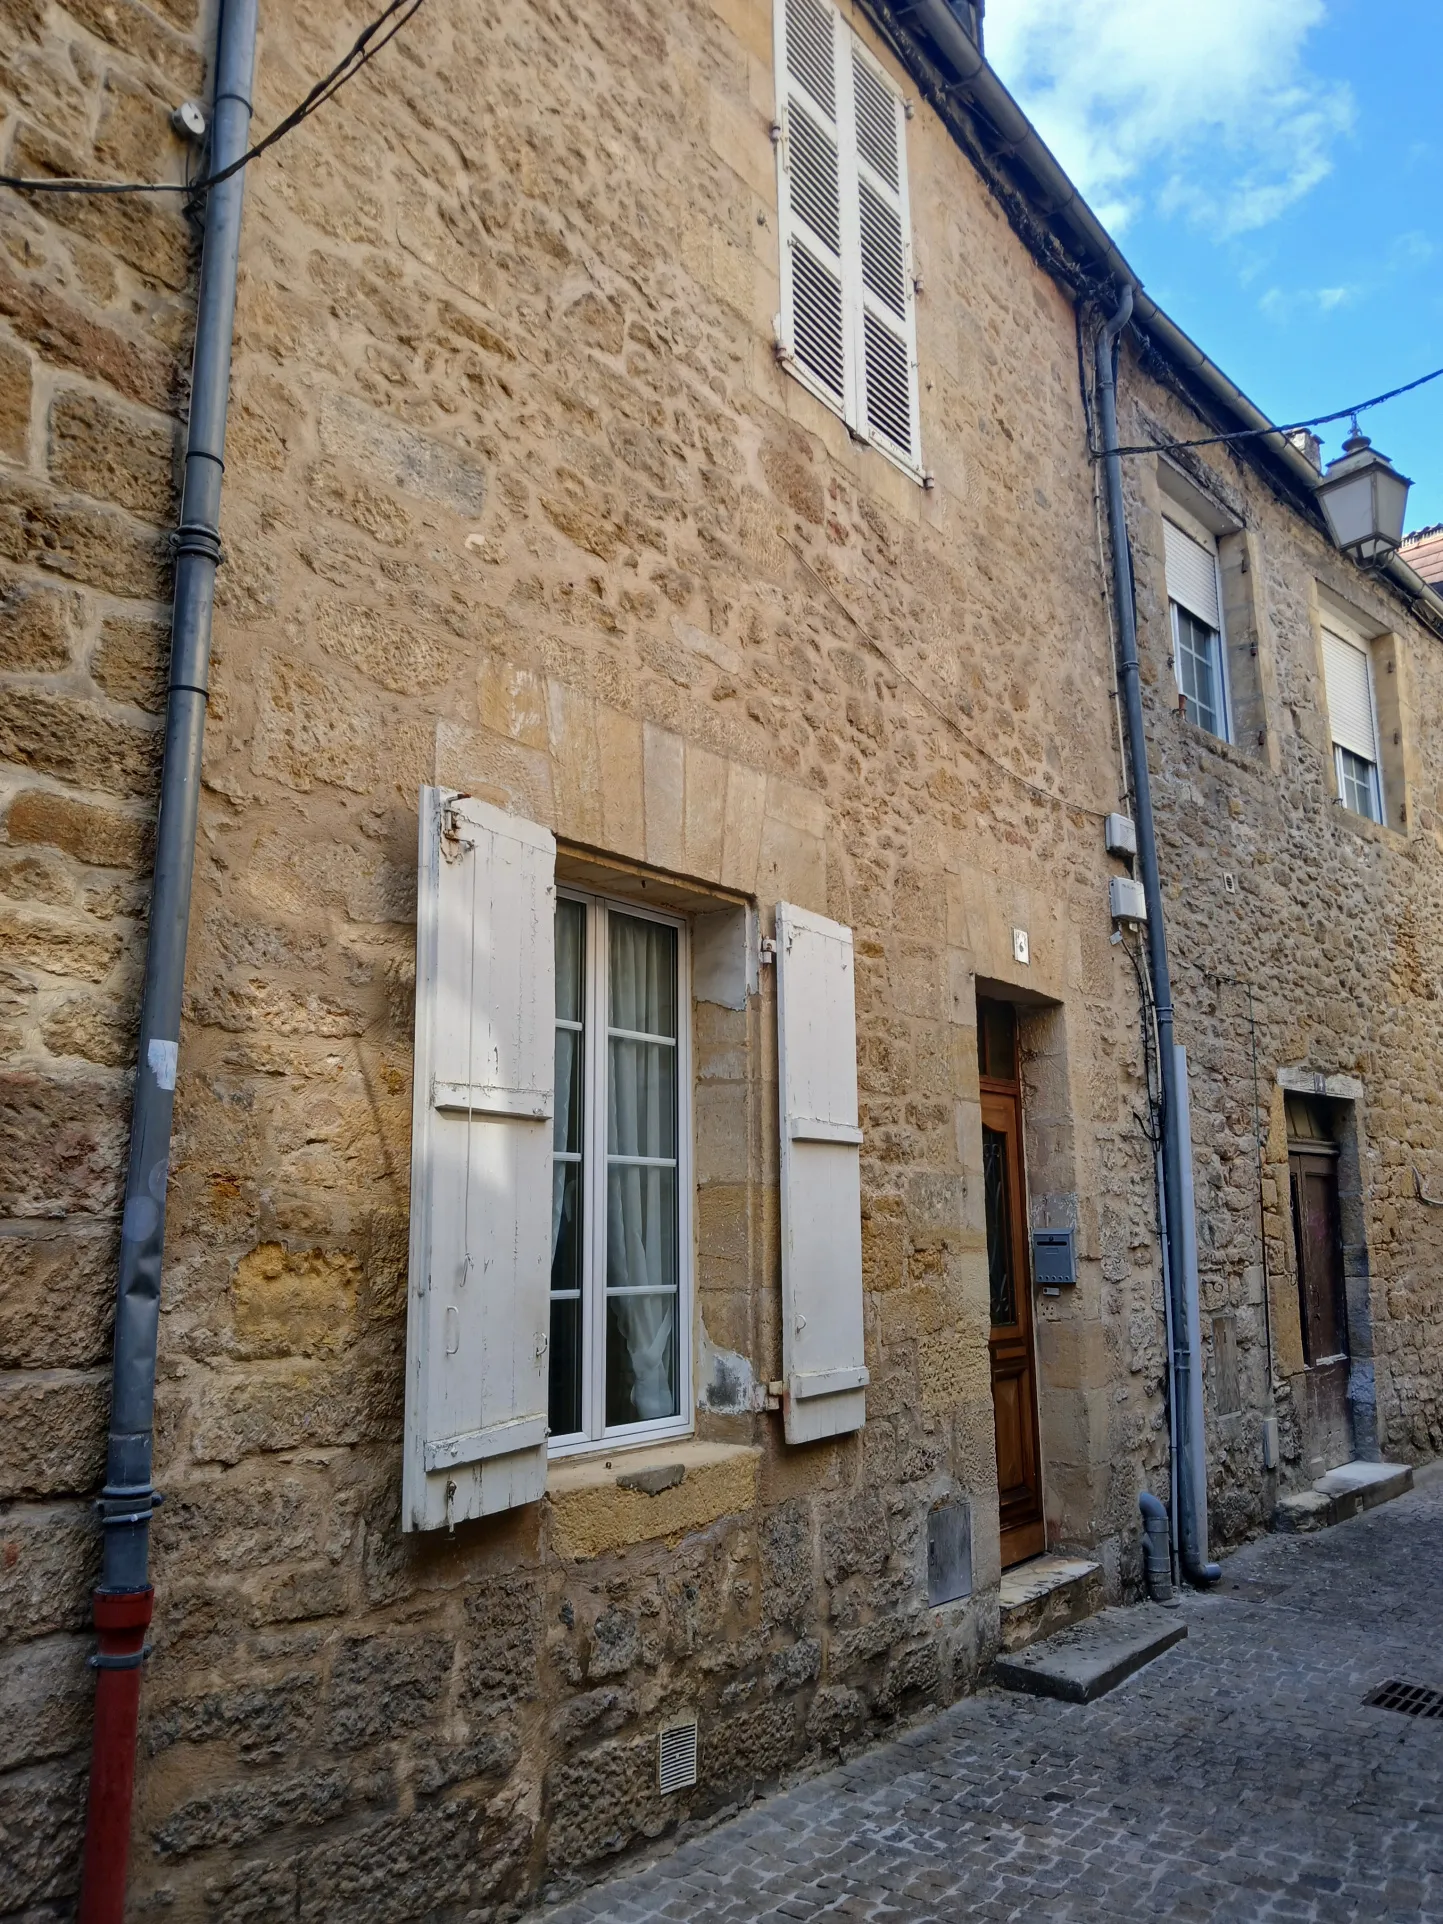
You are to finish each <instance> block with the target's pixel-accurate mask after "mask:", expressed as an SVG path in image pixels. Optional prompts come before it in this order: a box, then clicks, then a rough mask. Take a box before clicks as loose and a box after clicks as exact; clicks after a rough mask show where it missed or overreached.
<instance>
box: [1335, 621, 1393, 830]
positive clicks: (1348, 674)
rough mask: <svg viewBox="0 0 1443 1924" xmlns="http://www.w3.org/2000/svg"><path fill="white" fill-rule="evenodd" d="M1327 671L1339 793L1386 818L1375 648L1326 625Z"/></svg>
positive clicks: (1365, 812)
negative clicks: (1375, 690) (1374, 671)
mask: <svg viewBox="0 0 1443 1924" xmlns="http://www.w3.org/2000/svg"><path fill="white" fill-rule="evenodd" d="M1323 674H1324V679H1325V681H1326V684H1327V696H1328V722H1329V727H1330V730H1331V733H1332V737H1333V765H1334V768H1335V770H1336V773H1337V778H1338V797H1339V799H1340V801H1341V802H1342V803H1343V806H1344V807H1345V808H1350V809H1351V810H1352V811H1353V813H1354V814H1355V815H1362V816H1364V817H1366V819H1367V820H1368V821H1370V822H1381V821H1382V820H1383V785H1382V782H1381V781H1380V780H1379V771H1378V713H1377V707H1376V705H1375V703H1374V700H1373V662H1372V651H1371V650H1370V649H1369V647H1368V645H1367V643H1366V642H1364V641H1363V640H1362V639H1361V637H1354V636H1345V635H1341V634H1338V633H1336V632H1335V631H1334V630H1333V629H1332V628H1324V630H1323Z"/></svg>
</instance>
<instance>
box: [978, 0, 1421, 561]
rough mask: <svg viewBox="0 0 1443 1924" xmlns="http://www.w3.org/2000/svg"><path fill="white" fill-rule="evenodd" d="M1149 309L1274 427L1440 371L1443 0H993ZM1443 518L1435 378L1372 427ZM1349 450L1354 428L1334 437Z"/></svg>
mask: <svg viewBox="0 0 1443 1924" xmlns="http://www.w3.org/2000/svg"><path fill="white" fill-rule="evenodd" d="M986 25H987V52H988V56H989V58H990V59H991V61H992V64H993V65H994V66H995V67H996V69H997V71H998V72H999V73H1000V74H1001V76H1002V78H1003V79H1004V80H1005V81H1006V82H1007V84H1008V86H1009V87H1010V88H1011V89H1012V91H1013V93H1014V94H1015V95H1016V96H1017V98H1018V99H1019V100H1020V102H1021V103H1022V105H1023V106H1024V107H1025V108H1026V110H1027V111H1028V113H1029V114H1030V115H1031V116H1032V119H1033V121H1034V122H1035V124H1036V125H1037V127H1038V129H1039V131H1040V132H1041V133H1042V135H1043V137H1044V138H1045V139H1046V140H1047V141H1048V143H1049V145H1050V146H1051V147H1052V148H1053V150H1054V152H1055V153H1056V154H1057V156H1058V159H1059V160H1060V161H1061V162H1062V164H1063V165H1064V166H1065V167H1066V168H1067V169H1068V171H1069V173H1070V174H1071V175H1072V177H1073V178H1074V180H1076V181H1077V183H1078V185H1079V186H1080V187H1081V188H1082V189H1083V191H1084V192H1085V193H1086V194H1087V197H1088V199H1089V201H1090V202H1091V204H1092V206H1093V208H1094V210H1095V211H1096V212H1097V213H1098V214H1099V215H1100V216H1101V218H1102V219H1103V220H1104V221H1105V222H1106V223H1107V224H1108V226H1109V227H1110V228H1111V230H1112V232H1113V234H1114V235H1115V236H1116V238H1117V240H1118V242H1119V244H1120V245H1121V247H1122V248H1123V251H1124V252H1125V253H1126V255H1127V257H1128V259H1129V260H1130V261H1131V262H1132V265H1133V267H1134V268H1135V269H1136V271H1137V273H1138V275H1139V276H1140V278H1141V279H1142V281H1143V282H1144V284H1145V285H1146V287H1147V289H1148V292H1149V293H1150V294H1151V295H1152V297H1153V299H1154V300H1156V301H1157V302H1159V304H1160V305H1161V306H1162V307H1163V308H1165V309H1166V311H1167V312H1168V313H1169V314H1170V315H1171V316H1172V318H1173V319H1174V320H1175V321H1176V322H1177V323H1178V325H1179V326H1180V327H1182V328H1184V329H1185V330H1186V331H1187V332H1188V333H1189V334H1191V335H1192V337H1193V339H1194V340H1196V341H1197V342H1198V344H1199V345H1200V346H1201V347H1202V348H1204V349H1205V351H1206V352H1207V353H1208V354H1210V355H1211V356H1212V358H1213V359H1214V360H1215V361H1216V362H1217V363H1218V364H1219V366H1220V367H1222V368H1223V369H1224V370H1225V371H1226V372H1227V373H1228V374H1229V375H1230V376H1231V377H1232V379H1233V380H1235V381H1236V382H1237V384H1238V385H1239V387H1241V388H1242V389H1243V390H1244V391H1245V392H1246V393H1247V394H1249V395H1250V396H1251V397H1252V399H1253V400H1254V401H1256V402H1257V404H1258V405H1259V407H1261V408H1263V409H1264V410H1266V412H1267V413H1268V414H1269V415H1270V416H1271V417H1272V419H1274V420H1276V421H1295V420H1300V419H1302V418H1303V417H1304V416H1305V415H1311V414H1323V413H1328V412H1331V411H1332V410H1333V409H1334V408H1339V407H1342V406H1344V405H1346V404H1347V403H1349V402H1352V401H1356V400H1363V399H1365V398H1366V397H1367V396H1369V395H1372V394H1378V393H1381V392H1383V391H1384V390H1385V389H1387V388H1392V387H1398V386H1400V385H1401V384H1402V383H1403V382H1404V381H1408V380H1412V379H1413V378H1414V377H1415V376H1416V375H1419V374H1424V373H1427V372H1428V371H1429V370H1430V369H1432V368H1435V367H1439V366H1443V0H988V7H987V15H986ZM1362 425H1363V428H1364V431H1365V432H1366V433H1368V434H1370V435H1371V436H1372V438H1373V440H1374V442H1375V444H1376V445H1377V446H1378V447H1380V448H1381V449H1382V450H1383V452H1384V453H1385V454H1387V455H1389V456H1390V457H1391V458H1392V459H1393V461H1394V462H1395V463H1396V464H1397V466H1398V467H1400V468H1401V469H1402V470H1403V472H1404V473H1405V474H1408V475H1410V476H1411V477H1412V479H1413V482H1414V488H1413V493H1412V496H1411V498H1410V500H1409V503H1408V525H1409V527H1410V528H1417V527H1421V526H1423V525H1425V524H1428V523H1432V522H1443V380H1439V381H1436V382H1434V383H1433V384H1432V385H1431V386H1430V387H1427V388H1423V389H1421V390H1420V391H1419V392H1417V393H1416V394H1411V395H1406V396H1404V397H1403V398H1402V399H1400V400H1397V401H1393V402H1390V403H1388V404H1387V405H1386V406H1384V407H1381V408H1378V409H1376V410H1375V411H1374V412H1373V413H1371V414H1369V415H1366V416H1365V417H1364V419H1363V424H1362ZM1321 432H1322V433H1323V435H1324V454H1325V456H1327V457H1331V456H1332V455H1335V454H1337V453H1338V452H1339V448H1340V444H1341V441H1342V438H1343V435H1344V434H1345V433H1346V432H1347V424H1346V423H1340V424H1339V425H1338V426H1336V427H1332V428H1325V429H1323V430H1321Z"/></svg>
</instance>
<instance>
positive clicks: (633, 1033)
mask: <svg viewBox="0 0 1443 1924" xmlns="http://www.w3.org/2000/svg"><path fill="white" fill-rule="evenodd" d="M606 1033H607V1034H608V1035H609V1036H614V1037H615V1038H616V1040H617V1041H618V1042H660V1043H662V1044H664V1045H665V1047H666V1048H668V1049H674V1048H675V1047H676V1037H675V1036H674V1035H653V1034H652V1033H651V1031H650V1030H649V1029H608V1030H607V1032H606Z"/></svg>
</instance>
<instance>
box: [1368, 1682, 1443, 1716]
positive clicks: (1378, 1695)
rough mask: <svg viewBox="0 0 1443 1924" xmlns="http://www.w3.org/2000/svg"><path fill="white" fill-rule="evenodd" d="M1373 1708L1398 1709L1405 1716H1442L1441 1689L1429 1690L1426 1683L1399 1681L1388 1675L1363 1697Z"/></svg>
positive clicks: (1442, 1699) (1442, 1692)
mask: <svg viewBox="0 0 1443 1924" xmlns="http://www.w3.org/2000/svg"><path fill="white" fill-rule="evenodd" d="M1363 1702H1364V1703H1365V1704H1371V1705H1372V1706H1373V1708H1374V1709H1375V1710H1398V1711H1401V1712H1402V1713H1403V1715H1404V1716H1405V1717H1443V1690H1430V1689H1429V1687H1428V1686H1427V1684H1420V1683H1399V1682H1398V1681H1397V1679H1396V1678H1393V1677H1390V1678H1389V1679H1388V1681H1387V1683H1380V1684H1379V1685H1378V1688H1377V1689H1376V1690H1370V1691H1369V1692H1368V1694H1367V1696H1366V1697H1365V1698H1364V1699H1363Z"/></svg>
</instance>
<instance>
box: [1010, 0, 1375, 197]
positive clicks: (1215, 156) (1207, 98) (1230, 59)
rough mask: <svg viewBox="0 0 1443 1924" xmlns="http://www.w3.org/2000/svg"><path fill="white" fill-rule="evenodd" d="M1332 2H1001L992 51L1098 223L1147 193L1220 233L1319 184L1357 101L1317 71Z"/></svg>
mask: <svg viewBox="0 0 1443 1924" xmlns="http://www.w3.org/2000/svg"><path fill="white" fill-rule="evenodd" d="M1325 10H1326V5H1325V0H991V4H990V5H989V6H988V9H987V54H988V58H989V59H990V61H991V62H992V65H993V66H994V67H995V68H996V69H997V71H998V73H1000V74H1001V76H1002V78H1003V80H1004V81H1006V83H1007V85H1008V86H1009V87H1010V88H1011V90H1012V91H1013V93H1014V94H1015V95H1016V96H1017V98H1018V100H1019V101H1020V102H1021V104H1022V106H1023V107H1024V108H1025V109H1026V110H1027V112H1028V114H1029V115H1030V116H1031V118H1032V120H1033V122H1034V124H1035V125H1036V127H1037V129H1038V131H1039V132H1040V133H1041V135H1042V137H1043V139H1044V140H1046V141H1047V143H1048V145H1049V146H1050V147H1051V148H1052V150H1053V151H1054V153H1055V154H1056V155H1057V157H1058V159H1059V160H1060V161H1061V162H1062V164H1063V166H1064V167H1065V168H1066V169H1067V170H1068V172H1069V173H1070V174H1071V175H1072V177H1073V179H1074V180H1075V181H1076V182H1077V184H1078V186H1079V187H1081V188H1082V190H1083V192H1084V193H1085V194H1086V195H1087V197H1088V199H1089V201H1090V202H1091V203H1092V206H1093V208H1094V210H1095V211H1096V213H1097V214H1098V216H1099V218H1100V219H1101V220H1103V221H1104V222H1105V223H1106V224H1107V225H1108V226H1111V227H1114V228H1122V227H1125V226H1126V224H1127V222H1128V220H1129V219H1131V218H1132V217H1133V216H1134V215H1135V214H1136V213H1137V212H1138V210H1139V208H1140V207H1141V206H1142V205H1143V203H1144V201H1145V200H1146V199H1147V198H1152V199H1153V200H1154V201H1155V204H1156V205H1157V207H1158V208H1159V211H1161V212H1162V213H1164V214H1177V213H1180V214H1183V215H1184V216H1186V217H1187V218H1189V219H1191V220H1193V221H1195V222H1196V223H1197V224H1198V225H1200V226H1205V227H1207V228H1209V229H1210V230H1211V231H1213V232H1214V233H1216V234H1220V235H1232V234H1241V233H1246V232H1250V231H1253V230H1255V229H1257V228H1260V227H1264V226H1266V225H1267V224H1268V223H1269V222H1270V221H1274V220H1276V219H1277V218H1278V216H1279V215H1280V214H1282V213H1284V212H1285V211H1286V210H1287V208H1289V207H1290V206H1291V205H1292V204H1293V203H1294V202H1295V201H1297V200H1299V199H1300V198H1301V197H1302V196H1303V195H1304V194H1306V193H1308V192H1309V191H1310V189H1312V188H1313V187H1315V186H1316V185H1317V184H1318V182H1319V181H1320V180H1322V179H1323V178H1324V177H1325V176H1326V175H1327V173H1328V172H1329V171H1330V169H1331V167H1332V149H1333V146H1334V144H1335V142H1336V141H1337V140H1338V139H1339V138H1340V136H1342V135H1343V134H1345V133H1346V132H1347V131H1348V130H1349V128H1350V127H1351V126H1352V121H1353V98H1352V94H1351V93H1350V91H1349V89H1348V88H1347V87H1346V86H1345V85H1343V84H1342V83H1340V82H1334V81H1329V80H1325V79H1323V78H1321V77H1320V76H1318V75H1315V74H1313V73H1311V72H1309V70H1308V68H1307V65H1306V62H1305V59H1304V52H1305V43H1306V41H1307V38H1308V35H1309V33H1310V32H1311V31H1312V29H1313V28H1314V27H1316V26H1317V25H1318V24H1319V23H1320V21H1321V20H1322V19H1323V16H1324V13H1325Z"/></svg>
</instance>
